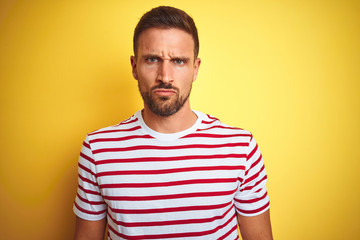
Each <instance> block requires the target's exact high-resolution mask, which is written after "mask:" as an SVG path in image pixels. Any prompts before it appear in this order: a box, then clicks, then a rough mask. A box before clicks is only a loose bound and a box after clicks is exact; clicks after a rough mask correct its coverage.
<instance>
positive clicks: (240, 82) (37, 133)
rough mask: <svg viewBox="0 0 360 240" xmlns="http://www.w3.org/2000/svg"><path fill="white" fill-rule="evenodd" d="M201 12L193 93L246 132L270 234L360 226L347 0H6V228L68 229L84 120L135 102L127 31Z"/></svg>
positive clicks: (359, 51)
mask: <svg viewBox="0 0 360 240" xmlns="http://www.w3.org/2000/svg"><path fill="white" fill-rule="evenodd" d="M158 5H172V6H175V7H179V8H182V9H184V10H186V11H187V12H188V13H189V14H190V15H192V16H193V17H194V19H195V22H196V24H197V27H198V29H199V35H200V57H201V58H202V65H201V67H200V73H199V76H198V79H197V81H196V82H195V83H194V87H193V93H192V97H191V99H192V107H193V109H196V110H201V111H203V112H206V113H209V114H211V115H214V116H216V117H218V118H220V119H221V120H222V121H223V122H225V123H228V124H231V125H235V126H238V127H242V128H245V129H248V130H250V131H252V132H253V134H254V135H255V138H256V139H257V141H258V143H259V145H260V148H261V150H262V152H263V156H264V160H265V164H266V167H267V172H268V176H269V181H268V189H269V195H270V198H271V204H272V205H271V214H272V225H273V232H274V236H275V239H278V240H285V239H286V240H287V239H292V240H297V239H299V240H300V239H301V240H303V239H360V227H359V226H360V217H359V216H360V187H359V170H360V154H359V148H360V147H359V146H360V140H359V139H360V138H359V135H360V127H359V124H360V112H359V110H360V106H359V105H360V95H359V94H360V92H359V90H360V82H359V81H360V4H359V1H350V0H339V1H334V0H323V1H320V0H319V1H317V0H306V1H296V0H293V1H291V0H288V1H287V0H268V1H245V0H241V1H235V0H234V1H229V0H223V1H213V2H211V1H205V0H197V1H194V0H181V1H144V0H142V1H139V0H129V1H120V0H118V1H115V0H113V1H85V0H84V1H74V0H72V1H70V0H67V1H45V0H43V1H41V0H33V1H16V0H14V1H10V0H6V1H4V0H2V1H1V3H0V80H1V85H0V134H1V135H0V136H1V137H0V197H1V200H0V201H1V204H0V234H1V238H2V239H59V240H60V239H71V238H72V235H73V231H74V220H75V216H74V214H73V213H72V203H73V199H74V196H75V192H76V184H77V183H76V176H77V158H78V154H79V151H80V147H81V144H82V141H83V139H84V137H85V134H86V133H88V132H91V131H93V130H96V129H98V128H101V127H105V126H108V125H113V124H116V123H118V122H120V121H121V120H123V119H125V118H127V117H129V116H131V115H132V114H133V113H134V112H135V111H137V110H138V109H140V108H141V107H142V101H141V99H140V95H139V94H138V91H137V85H136V81H135V80H133V78H132V76H131V70H130V60H129V59H130V55H131V54H132V50H131V49H132V34H133V29H134V27H135V25H136V23H137V21H138V20H139V17H140V16H141V15H142V14H143V13H144V12H146V11H148V10H149V9H151V8H152V7H155V6H158Z"/></svg>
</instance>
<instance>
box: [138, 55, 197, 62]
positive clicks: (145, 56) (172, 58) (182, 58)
mask: <svg viewBox="0 0 360 240" xmlns="http://www.w3.org/2000/svg"><path fill="white" fill-rule="evenodd" d="M142 58H143V59H147V58H160V59H163V57H161V56H160V55H156V54H146V55H144V56H143V57H142ZM174 59H180V60H184V61H190V58H189V57H184V56H175V57H171V58H170V60H174Z"/></svg>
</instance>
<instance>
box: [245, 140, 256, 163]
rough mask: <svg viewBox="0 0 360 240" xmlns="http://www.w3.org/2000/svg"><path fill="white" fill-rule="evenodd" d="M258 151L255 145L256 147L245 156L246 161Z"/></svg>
mask: <svg viewBox="0 0 360 240" xmlns="http://www.w3.org/2000/svg"><path fill="white" fill-rule="evenodd" d="M257 150H258V145H257V144H256V146H255V147H254V149H253V150H252V151H251V152H250V153H249V154H248V156H247V159H246V160H247V161H248V160H249V159H250V158H251V157H252V156H253V155H254V154H255V152H256V151H257Z"/></svg>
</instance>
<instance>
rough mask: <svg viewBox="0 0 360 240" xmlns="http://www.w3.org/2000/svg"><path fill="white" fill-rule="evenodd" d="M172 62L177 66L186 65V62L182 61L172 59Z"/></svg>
mask: <svg viewBox="0 0 360 240" xmlns="http://www.w3.org/2000/svg"><path fill="white" fill-rule="evenodd" d="M173 62H174V63H175V64H178V65H183V64H185V63H186V61H185V60H183V59H173Z"/></svg>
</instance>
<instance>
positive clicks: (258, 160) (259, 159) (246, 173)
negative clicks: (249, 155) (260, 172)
mask: <svg viewBox="0 0 360 240" xmlns="http://www.w3.org/2000/svg"><path fill="white" fill-rule="evenodd" d="M261 159H262V155H261V154H260V156H259V157H258V159H257V160H256V161H255V162H253V164H251V166H250V168H249V169H248V170H247V171H246V172H245V176H247V175H248V173H249V171H250V169H253V168H254V167H255V166H256V165H257V164H258V163H259V162H260V161H261Z"/></svg>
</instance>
